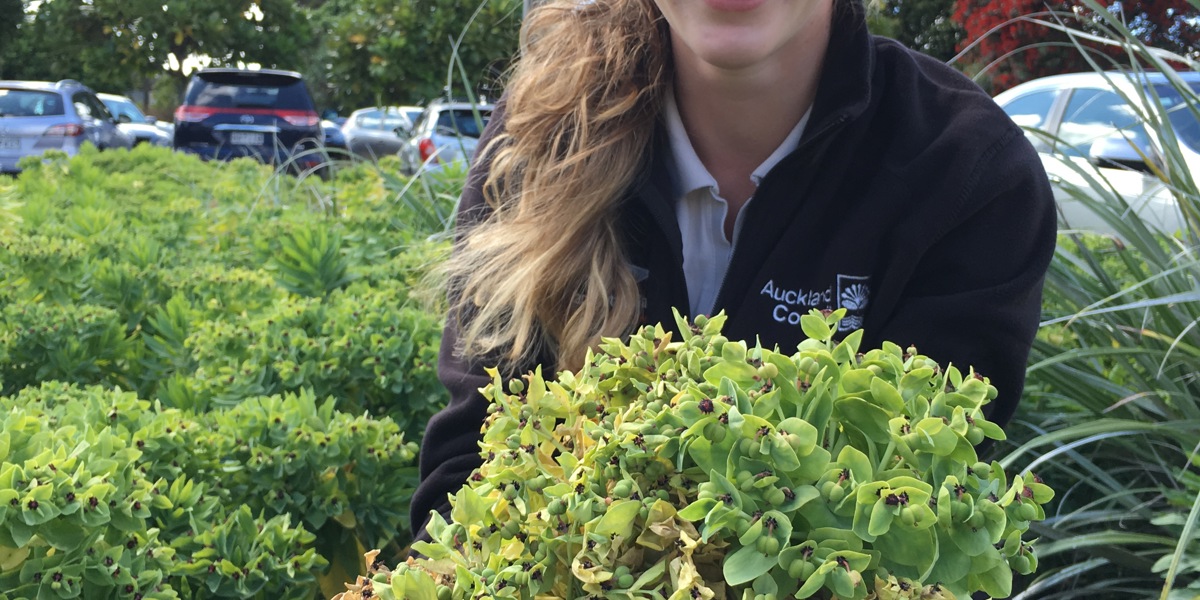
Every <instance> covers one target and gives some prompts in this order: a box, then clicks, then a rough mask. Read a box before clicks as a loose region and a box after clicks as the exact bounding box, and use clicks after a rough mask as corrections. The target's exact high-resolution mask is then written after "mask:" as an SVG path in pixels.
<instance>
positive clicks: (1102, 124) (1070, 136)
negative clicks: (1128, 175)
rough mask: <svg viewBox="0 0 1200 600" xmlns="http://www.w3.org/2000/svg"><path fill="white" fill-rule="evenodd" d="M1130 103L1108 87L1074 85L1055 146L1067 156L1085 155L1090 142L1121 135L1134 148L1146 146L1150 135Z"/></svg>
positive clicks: (1148, 143) (1148, 144)
mask: <svg viewBox="0 0 1200 600" xmlns="http://www.w3.org/2000/svg"><path fill="white" fill-rule="evenodd" d="M1139 123H1140V119H1138V116H1137V112H1136V111H1135V109H1134V107H1132V106H1130V105H1129V103H1127V102H1125V99H1124V98H1122V97H1121V96H1119V95H1117V93H1116V92H1112V91H1110V90H1098V89H1077V90H1074V91H1073V92H1072V93H1071V100H1070V102H1068V103H1067V110H1066V112H1065V113H1063V119H1062V124H1060V125H1059V127H1058V137H1059V139H1060V140H1061V141H1060V142H1059V144H1058V146H1057V149H1058V150H1059V151H1060V152H1062V153H1063V154H1065V155H1067V156H1087V154H1088V150H1089V148H1090V147H1091V145H1092V143H1093V142H1096V141H1098V140H1102V139H1104V138H1106V137H1109V136H1113V135H1123V136H1124V137H1126V138H1127V139H1129V141H1130V142H1132V143H1133V144H1135V146H1136V147H1138V148H1148V147H1149V146H1150V139H1149V137H1148V136H1147V135H1146V132H1145V130H1143V129H1142V127H1141V125H1140V124H1139Z"/></svg>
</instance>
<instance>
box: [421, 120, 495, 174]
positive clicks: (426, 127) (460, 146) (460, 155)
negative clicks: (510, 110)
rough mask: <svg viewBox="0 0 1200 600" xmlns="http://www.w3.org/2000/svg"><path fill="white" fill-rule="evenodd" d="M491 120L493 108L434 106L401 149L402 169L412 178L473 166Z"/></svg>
mask: <svg viewBox="0 0 1200 600" xmlns="http://www.w3.org/2000/svg"><path fill="white" fill-rule="evenodd" d="M491 116H492V105H491V104H471V103H468V102H434V103H432V104H430V105H429V106H427V107H425V111H424V112H422V113H421V116H420V117H419V118H418V119H417V122H416V124H415V125H413V130H412V135H411V137H409V139H408V141H407V142H405V144H404V147H403V148H401V149H400V168H401V169H402V170H403V171H404V173H405V174H407V175H412V174H414V173H416V172H418V171H429V170H436V169H439V168H441V167H442V166H443V165H446V164H449V163H455V162H461V163H463V164H464V165H466V164H469V163H470V162H471V158H473V157H474V156H475V147H476V146H478V145H479V136H480V134H482V133H483V128H484V127H485V126H487V122H488V119H490V118H491Z"/></svg>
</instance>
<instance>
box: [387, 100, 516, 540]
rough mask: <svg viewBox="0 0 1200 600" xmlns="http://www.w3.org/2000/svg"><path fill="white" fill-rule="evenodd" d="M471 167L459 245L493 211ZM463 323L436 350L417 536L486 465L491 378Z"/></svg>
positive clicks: (492, 123)
mask: <svg viewBox="0 0 1200 600" xmlns="http://www.w3.org/2000/svg"><path fill="white" fill-rule="evenodd" d="M503 117H504V115H503V103H502V102H501V103H498V104H497V106H496V108H495V109H494V110H493V112H492V117H491V119H490V120H489V122H488V126H487V128H486V129H485V130H484V132H483V135H482V136H481V138H480V141H479V146H478V147H479V148H480V150H481V152H482V151H484V150H485V149H486V145H487V144H488V143H489V142H490V141H491V140H492V139H493V138H494V137H495V135H496V132H497V131H498V130H500V129H501V128H503ZM481 156H482V157H483V160H480V161H478V162H476V163H475V164H474V165H472V167H471V170H470V172H469V173H468V175H467V184H466V186H465V187H464V189H463V193H462V197H461V198H460V200H459V206H458V215H457V221H456V224H455V240H456V242H455V243H456V244H457V243H460V242H461V240H462V238H463V235H464V233H465V232H466V231H467V230H468V229H469V228H470V227H471V226H472V225H473V224H475V223H478V222H480V221H481V220H483V219H484V218H485V217H486V216H487V214H488V213H489V212H490V209H489V208H488V206H487V203H486V202H485V201H484V198H483V183H484V182H485V181H486V180H487V173H488V167H489V165H488V162H489V161H488V160H487V155H486V152H484V153H483V154H481ZM459 325H460V324H459V322H458V320H457V318H456V317H455V315H454V314H453V313H452V314H451V315H450V316H448V317H447V319H446V323H445V327H444V329H443V330H442V343H441V348H440V350H439V354H438V379H440V380H441V382H442V384H443V385H445V386H446V389H447V390H448V391H449V393H450V402H449V404H447V405H446V407H445V408H444V409H442V410H441V411H440V412H438V413H437V414H436V415H434V416H433V418H431V419H430V420H429V423H428V424H427V425H426V427H425V436H424V437H423V438H422V440H421V454H420V472H421V482H420V484H419V485H418V486H417V490H416V492H415V493H414V494H413V498H412V504H411V509H410V511H411V512H410V521H411V524H412V531H413V533H414V536H415V537H416V538H417V539H428V536H427V534H426V532H425V525H426V523H427V522H428V520H429V515H430V512H431V511H434V510H436V511H438V512H440V513H442V514H443V515H446V514H448V513H449V511H450V500H449V494H453V493H454V492H456V491H458V489H459V488H460V487H462V485H463V484H464V483H465V482H466V481H467V478H468V477H470V475H471V472H472V471H473V470H475V469H476V468H477V467H479V465H481V464H482V460H481V458H480V455H479V442H480V440H481V439H482V437H481V434H480V429H481V428H482V426H483V421H484V418H485V417H486V415H487V407H488V402H487V400H486V399H484V397H483V395H482V394H481V393H480V392H479V389H480V388H482V387H484V386H486V385H487V384H488V383H489V382H490V381H491V379H490V378H489V377H488V376H487V374H486V373H485V371H484V368H485V367H486V366H488V365H485V364H482V361H479V360H473V359H471V358H469V357H465V356H463V355H462V353H461V352H459V348H458V338H459Z"/></svg>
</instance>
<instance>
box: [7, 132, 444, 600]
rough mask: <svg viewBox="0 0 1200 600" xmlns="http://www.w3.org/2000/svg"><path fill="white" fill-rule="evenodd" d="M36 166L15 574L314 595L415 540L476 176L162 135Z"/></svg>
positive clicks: (95, 583)
mask: <svg viewBox="0 0 1200 600" xmlns="http://www.w3.org/2000/svg"><path fill="white" fill-rule="evenodd" d="M25 167H26V170H25V171H24V172H23V173H22V174H21V175H20V176H19V177H18V178H16V179H12V180H0V230H2V231H3V233H4V235H3V236H0V500H2V501H3V502H0V590H3V591H0V598H6V597H11V598H28V597H45V595H46V594H54V595H55V597H59V596H60V595H62V597H75V595H76V594H78V593H82V592H81V590H82V589H85V587H86V589H88V590H89V592H88V593H89V594H91V593H92V590H101V591H103V590H111V592H112V594H114V596H113V597H125V595H132V593H138V594H143V596H144V597H159V598H170V597H176V595H178V597H183V598H209V597H212V598H260V597H261V598H267V597H271V598H274V597H282V598H312V597H313V596H314V595H315V594H318V593H323V594H324V595H329V594H332V593H334V592H336V591H337V590H339V589H341V584H342V582H344V581H348V580H351V579H353V577H354V575H355V574H357V573H359V572H361V571H362V570H363V569H364V568H365V566H364V565H362V564H361V561H362V555H363V552H364V551H365V549H366V548H382V549H384V551H385V553H386V554H385V556H389V557H390V558H396V557H398V556H400V555H401V553H402V552H403V548H404V547H405V546H406V545H407V544H408V540H409V537H410V533H409V532H408V531H407V517H408V515H407V512H408V500H409V498H410V496H411V494H412V490H413V489H414V487H415V485H416V467H415V464H416V463H415V460H416V451H417V442H418V441H419V439H420V436H421V434H422V433H423V430H424V424H425V421H426V420H427V419H428V418H429V416H430V415H431V414H433V412H435V411H436V410H438V409H439V408H440V406H441V405H443V404H444V402H445V392H444V390H443V389H442V387H441V385H440V383H439V382H438V381H437V379H436V376H435V373H434V368H433V365H434V362H435V358H436V351H437V346H438V344H439V339H440V329H441V316H440V315H441V314H442V308H441V307H440V306H439V304H438V303H437V302H435V301H429V302H426V301H424V300H422V299H420V298H418V295H419V294H420V292H421V290H422V289H423V288H422V287H421V285H420V282H421V281H422V280H423V279H424V277H425V274H426V272H427V270H428V268H429V266H430V265H432V264H434V263H435V262H436V261H437V260H438V259H439V258H440V257H441V256H442V253H443V252H444V250H445V247H446V244H445V243H444V242H442V241H440V237H439V235H438V234H439V233H441V232H442V231H443V230H444V228H445V222H444V221H443V220H442V219H441V218H440V217H439V216H438V215H446V214H449V213H450V211H451V209H452V207H453V202H454V200H453V194H454V191H455V190H457V189H458V186H459V183H458V182H457V179H454V180H451V181H439V180H437V179H435V178H433V177H430V178H429V180H428V181H425V182H424V185H422V186H420V187H410V186H408V185H407V184H408V182H407V180H404V179H402V178H398V177H395V176H392V175H390V174H389V170H391V171H395V170H396V169H397V165H396V164H395V161H394V160H392V161H390V162H389V161H387V160H385V161H382V164H381V165H379V166H377V165H373V164H365V163H364V164H359V165H344V166H342V167H341V168H340V169H339V171H338V174H337V175H336V176H335V177H333V178H332V179H331V180H330V181H320V180H318V179H316V178H305V179H296V178H293V177H289V176H283V175H278V174H276V173H274V172H272V171H271V169H270V168H268V167H265V166H263V165H260V164H258V163H255V162H251V161H248V160H240V161H235V162H232V163H205V162H201V161H199V160H197V159H195V158H194V157H189V156H186V155H182V154H175V153H172V152H171V151H169V150H166V149H161V148H153V147H148V146H141V147H139V148H137V149H136V150H134V151H132V152H125V151H120V152H108V153H98V152H96V151H95V150H92V149H87V150H85V151H84V152H82V153H81V154H80V155H79V156H77V157H75V158H72V159H67V158H66V157H65V156H62V155H50V156H48V157H47V159H46V160H45V161H36V160H30V161H27V163H26V164H25ZM456 177H457V176H456ZM406 190H414V192H409V191H406ZM416 190H420V193H421V197H420V202H419V203H418V202H417V201H416V200H415V199H414V198H413V197H412V196H413V194H414V193H415V191H416ZM418 207H419V210H417V208H418ZM431 297H432V295H431ZM93 498H94V499H95V501H96V504H95V505H94V506H93V505H92V499H93ZM127 544H132V545H131V546H127ZM56 577H57V579H56ZM55 584H57V587H55ZM81 586H83V587H81ZM130 586H131V587H130ZM130 589H131V590H134V592H132V593H128V590H130ZM5 593H9V594H10V595H9V596H5V595H4V594H5ZM98 593H99V592H98ZM107 593H108V592H103V593H101V594H100V595H99V596H96V597H108V596H106V595H105V594H107ZM123 594H124V595H123ZM89 597H92V596H89Z"/></svg>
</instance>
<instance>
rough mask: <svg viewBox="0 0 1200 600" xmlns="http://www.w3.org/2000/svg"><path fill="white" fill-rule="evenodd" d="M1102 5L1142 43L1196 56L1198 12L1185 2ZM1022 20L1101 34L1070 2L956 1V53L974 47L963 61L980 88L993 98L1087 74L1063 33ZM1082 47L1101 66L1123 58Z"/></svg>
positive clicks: (1106, 49)
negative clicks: (1025, 85) (1045, 79)
mask: <svg viewBox="0 0 1200 600" xmlns="http://www.w3.org/2000/svg"><path fill="white" fill-rule="evenodd" d="M1104 6H1105V8H1106V10H1108V11H1109V12H1111V13H1114V14H1117V15H1119V16H1120V18H1121V19H1122V20H1123V22H1124V23H1127V24H1128V27H1129V28H1130V29H1131V31H1132V32H1133V33H1134V34H1135V35H1136V36H1138V38H1139V39H1140V40H1141V41H1143V42H1144V43H1146V44H1148V45H1150V46H1155V47H1159V48H1164V49H1167V50H1171V51H1173V52H1176V53H1179V54H1182V55H1190V56H1200V28H1197V27H1196V26H1195V22H1196V19H1197V18H1200V10H1198V9H1197V8H1196V7H1195V6H1193V5H1192V4H1191V3H1190V2H1188V1H1187V0H1142V1H1140V2H1108V3H1107V4H1105V5H1104ZM1047 10H1052V11H1055V14H1054V16H1051V15H1048V14H1046V12H1045V11H1047ZM1022 15H1025V16H1029V15H1041V19H1042V20H1047V21H1052V20H1054V19H1055V18H1058V19H1062V20H1063V21H1064V24H1065V25H1067V26H1070V27H1073V28H1077V29H1079V30H1081V31H1085V32H1092V33H1101V34H1102V30H1103V28H1102V27H1101V25H1100V22H1099V21H1098V20H1097V15H1095V14H1094V13H1091V12H1090V11H1089V10H1088V9H1087V8H1086V7H1084V6H1081V5H1080V4H1078V3H1075V2H1062V1H1059V2H1053V3H1049V4H1047V3H1046V2H1045V1H1044V0H1001V1H999V2H994V1H987V0H956V1H955V9H954V21H955V22H957V23H958V24H959V25H961V26H962V28H963V30H964V32H965V37H964V38H963V39H962V41H961V42H960V43H959V49H960V50H961V49H965V48H966V46H967V45H969V44H972V43H976V44H977V45H975V46H974V47H973V48H972V49H971V52H970V54H969V55H968V57H967V58H966V60H967V61H968V64H967V65H966V66H965V69H966V70H967V71H982V80H981V83H982V84H984V85H985V87H990V88H991V91H992V92H993V93H997V92H1000V91H1002V90H1004V89H1007V88H1009V87H1012V86H1013V85H1016V84H1017V83H1020V82H1022V81H1026V80H1028V79H1032V78H1035V77H1042V76H1045V75H1053V74H1056V73H1069V72H1074V71H1083V70H1088V69H1089V67H1088V64H1087V62H1086V60H1085V59H1084V57H1083V56H1082V55H1081V54H1080V52H1078V51H1077V50H1075V49H1074V44H1073V43H1072V41H1071V40H1070V38H1069V37H1068V36H1067V35H1066V34H1065V33H1062V32H1060V31H1057V30H1055V29H1052V28H1049V27H1047V26H1045V25H1043V24H1039V23H1032V22H1029V21H1026V20H1015V19H1017V17H1020V16H1022ZM992 29H996V30H995V31H992ZM1082 45H1084V46H1085V47H1088V48H1091V51H1092V52H1094V53H1096V55H1097V56H1099V57H1100V61H1101V64H1105V66H1107V63H1109V61H1117V62H1120V61H1123V60H1125V58H1126V57H1125V56H1124V55H1123V54H1122V53H1121V51H1120V50H1119V49H1118V48H1116V47H1113V46H1105V45H1099V44H1095V43H1090V42H1083V43H1082ZM1104 57H1108V58H1104ZM993 63H994V64H993Z"/></svg>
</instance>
